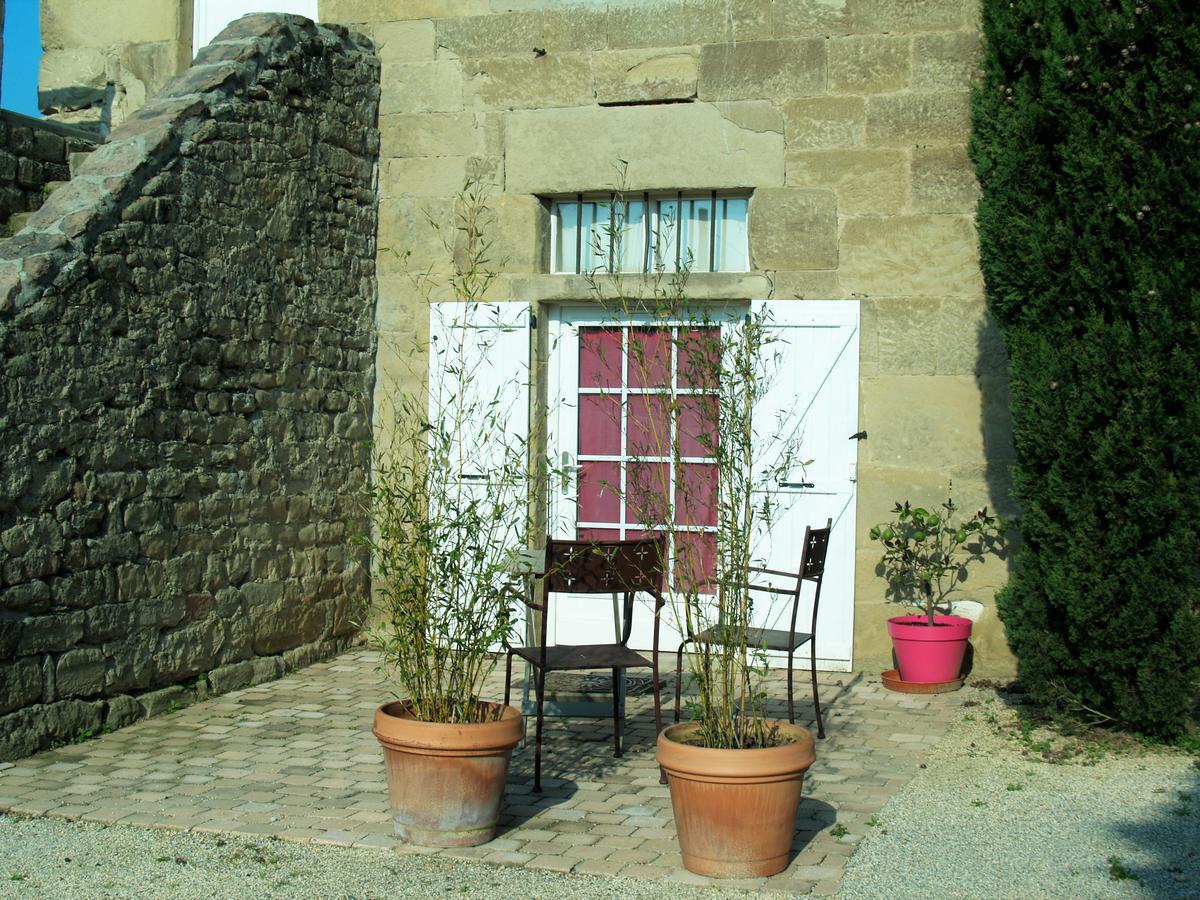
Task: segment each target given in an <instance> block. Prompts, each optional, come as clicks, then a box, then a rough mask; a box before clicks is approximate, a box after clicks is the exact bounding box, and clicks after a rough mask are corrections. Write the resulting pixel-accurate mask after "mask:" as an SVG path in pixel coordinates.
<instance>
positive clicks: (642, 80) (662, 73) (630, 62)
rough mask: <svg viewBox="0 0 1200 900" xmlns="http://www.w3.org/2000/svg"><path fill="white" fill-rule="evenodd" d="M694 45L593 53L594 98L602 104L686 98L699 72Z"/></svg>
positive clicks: (690, 96) (691, 92)
mask: <svg viewBox="0 0 1200 900" xmlns="http://www.w3.org/2000/svg"><path fill="white" fill-rule="evenodd" d="M697 56H698V51H697V49H696V48H695V47H684V48H682V49H680V48H666V49H662V48H659V49H643V50H610V51H607V52H601V53H593V54H592V66H593V69H594V72H595V79H596V101H597V102H598V103H601V104H616V103H652V102H660V101H663V100H689V99H691V98H693V97H695V96H696V83H697V78H698V74H699V69H698V65H697Z"/></svg>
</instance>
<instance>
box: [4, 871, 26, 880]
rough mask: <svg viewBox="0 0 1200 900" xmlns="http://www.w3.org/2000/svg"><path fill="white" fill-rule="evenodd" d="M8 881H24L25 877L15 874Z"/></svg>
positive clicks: (18, 873)
mask: <svg viewBox="0 0 1200 900" xmlns="http://www.w3.org/2000/svg"><path fill="white" fill-rule="evenodd" d="M8 880H9V881H24V880H25V876H24V875H22V874H21V873H20V872H14V873H13V874H12V875H9V876H8Z"/></svg>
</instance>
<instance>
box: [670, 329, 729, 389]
mask: <svg viewBox="0 0 1200 900" xmlns="http://www.w3.org/2000/svg"><path fill="white" fill-rule="evenodd" d="M720 364H721V329H720V328H718V327H716V326H715V325H714V326H712V327H709V328H691V329H688V331H687V332H686V333H681V335H680V337H679V365H678V367H677V372H676V384H678V385H679V387H685V388H715V387H716V386H717V383H718V381H719V376H720V371H721V365H720Z"/></svg>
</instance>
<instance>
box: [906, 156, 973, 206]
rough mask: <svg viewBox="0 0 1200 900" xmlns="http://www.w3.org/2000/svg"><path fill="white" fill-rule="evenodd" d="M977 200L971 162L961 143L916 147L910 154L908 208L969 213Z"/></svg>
mask: <svg viewBox="0 0 1200 900" xmlns="http://www.w3.org/2000/svg"><path fill="white" fill-rule="evenodd" d="M978 201H979V182H978V181H977V180H976V178H975V166H974V165H973V164H972V162H971V158H970V157H969V156H967V151H966V148H965V147H935V148H929V149H926V148H923V147H919V148H917V149H915V150H913V154H912V208H913V211H914V212H923V213H968V214H969V213H973V212H974V211H975V204H976V203H977V202H978Z"/></svg>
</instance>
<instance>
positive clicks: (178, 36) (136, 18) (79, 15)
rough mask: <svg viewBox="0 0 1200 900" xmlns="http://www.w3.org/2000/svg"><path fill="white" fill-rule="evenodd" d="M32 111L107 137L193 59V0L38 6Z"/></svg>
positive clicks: (58, 0)
mask: <svg viewBox="0 0 1200 900" xmlns="http://www.w3.org/2000/svg"><path fill="white" fill-rule="evenodd" d="M41 24H42V47H43V49H44V51H45V52H44V53H43V54H42V61H41V69H40V71H39V74H38V106H39V107H40V108H41V110H42V112H43V113H46V114H47V115H49V116H52V117H53V118H55V119H57V120H58V121H60V122H64V123H67V124H72V125H79V126H81V127H86V128H91V129H93V130H96V131H97V132H99V133H101V134H106V133H107V132H108V131H109V130H110V129H111V128H115V127H116V126H118V125H120V124H121V122H123V121H124V120H125V118H126V117H127V116H129V115H130V114H131V113H132V112H133V111H134V110H135V109H137V108H138V107H140V106H141V105H142V104H143V103H145V102H146V101H147V99H149V98H150V97H152V96H154V95H155V94H157V93H158V92H159V91H160V90H161V89H162V88H163V86H164V85H166V83H167V82H168V81H170V80H171V79H172V78H174V77H175V76H176V75H178V74H179V73H180V72H182V71H183V70H184V69H186V68H187V67H188V63H189V62H190V61H191V58H192V2H191V0H87V2H81V0H41Z"/></svg>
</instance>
